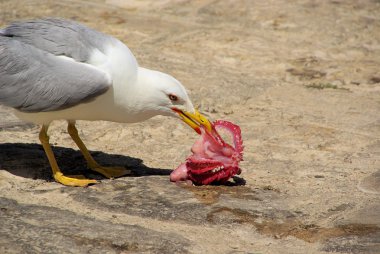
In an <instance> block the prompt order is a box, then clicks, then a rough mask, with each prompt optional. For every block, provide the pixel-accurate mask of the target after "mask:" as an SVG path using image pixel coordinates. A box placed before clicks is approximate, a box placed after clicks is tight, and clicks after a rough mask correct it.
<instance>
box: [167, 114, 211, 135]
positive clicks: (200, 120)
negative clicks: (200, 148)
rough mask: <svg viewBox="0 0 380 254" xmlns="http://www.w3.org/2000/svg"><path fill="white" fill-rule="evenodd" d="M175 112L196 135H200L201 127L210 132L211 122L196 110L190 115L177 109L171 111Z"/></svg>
mask: <svg viewBox="0 0 380 254" xmlns="http://www.w3.org/2000/svg"><path fill="white" fill-rule="evenodd" d="M172 110H173V111H174V112H176V113H177V114H178V115H179V116H180V117H181V118H182V121H184V122H185V123H186V124H187V125H189V126H190V127H191V128H193V129H194V130H195V131H196V132H197V133H198V134H201V129H200V128H201V127H202V126H203V127H204V128H205V129H206V130H207V131H209V132H211V131H212V124H211V122H210V121H209V120H208V119H207V118H206V117H205V116H204V115H202V114H201V113H199V111H198V110H195V112H194V113H190V112H188V111H182V110H179V109H177V108H173V109H172Z"/></svg>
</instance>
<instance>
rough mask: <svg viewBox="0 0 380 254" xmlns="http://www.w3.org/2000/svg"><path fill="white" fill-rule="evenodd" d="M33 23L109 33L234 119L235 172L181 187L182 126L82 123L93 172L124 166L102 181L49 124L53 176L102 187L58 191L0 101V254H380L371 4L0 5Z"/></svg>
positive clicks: (58, 125)
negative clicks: (126, 172)
mask: <svg viewBox="0 0 380 254" xmlns="http://www.w3.org/2000/svg"><path fill="white" fill-rule="evenodd" d="M44 16H60V17H66V18H71V19H75V20H78V21H81V22H83V23H85V24H87V25H89V26H91V27H93V28H96V29H99V30H101V31H103V32H106V33H109V34H112V35H114V36H116V37H118V38H119V39H120V40H122V41H123V42H125V43H126V44H127V45H128V46H129V47H130V48H131V50H132V51H133V52H134V54H135V56H136V57H137V59H138V61H139V63H140V65H141V66H145V67H148V68H153V69H158V70H160V71H164V72H167V73H170V74H172V75H173V76H175V77H176V78H177V79H178V80H180V81H181V82H182V83H183V84H184V85H185V86H186V87H187V88H188V90H189V92H190V94H191V97H192V99H193V102H194V104H195V105H196V106H197V107H198V108H199V109H200V110H201V111H203V112H204V113H205V114H207V115H208V116H209V117H210V118H211V119H214V120H216V119H225V120H229V121H233V122H235V123H237V124H239V125H240V126H241V128H242V133H243V138H244V143H245V154H244V155H245V161H244V162H243V163H242V164H241V165H242V167H243V173H242V175H241V176H240V177H241V178H238V179H236V182H235V183H234V182H231V184H229V185H226V186H203V187H186V186H182V185H178V186H177V185H174V184H171V183H170V182H169V176H168V174H170V172H171V170H172V169H173V168H175V167H176V166H177V165H178V164H180V163H181V162H182V161H183V160H184V159H185V158H186V157H187V155H188V154H189V149H190V147H191V145H192V144H193V142H194V141H195V139H196V138H197V136H196V135H195V133H193V132H192V130H191V129H190V128H188V127H186V126H185V125H184V124H182V123H180V122H179V121H178V120H176V119H168V118H164V117H157V118H153V119H151V120H149V121H146V122H144V123H138V124H131V125H126V124H116V123H108V122H79V123H78V128H79V129H80V135H81V136H82V137H83V140H84V141H85V143H86V144H87V145H88V147H89V149H91V150H92V151H94V156H95V158H96V159H97V160H98V161H99V162H100V163H102V164H107V165H125V166H127V167H129V168H130V169H131V170H132V171H133V175H131V176H126V177H122V178H119V179H116V180H107V179H103V178H101V177H100V176H99V175H95V174H93V173H91V172H90V171H89V170H87V169H86V167H85V163H84V161H83V159H82V157H81V155H80V153H79V152H78V149H77V148H76V147H75V145H74V143H73V141H72V140H71V139H70V138H69V136H68V134H67V132H66V129H65V123H64V122H55V123H54V124H53V125H52V127H51V130H50V135H51V143H52V144H53V145H54V146H55V148H54V152H55V153H56V155H57V158H58V160H59V164H60V165H61V167H62V170H63V171H64V172H65V173H66V174H73V173H84V174H86V175H87V176H90V177H94V178H98V179H102V182H101V183H100V184H97V185H94V186H91V187H88V188H69V187H64V186H61V185H60V184H57V183H55V182H54V181H53V180H52V177H51V172H50V169H49V165H48V163H47V160H46V158H45V156H44V153H43V151H42V148H41V146H40V145H39V142H38V132H39V127H38V126H35V125H33V124H28V123H23V122H20V121H19V120H17V119H16V118H15V117H14V116H13V115H12V113H11V110H9V109H7V108H5V107H1V106H0V128H1V129H0V222H1V227H0V252H1V253H330V252H334V253H335V252H336V253H380V240H379V239H380V215H379V211H380V117H379V111H380V72H379V67H380V2H379V1H375V0H372V1H369V0H368V1H364V0H363V1H353V0H330V1H327V0H326V1H312V0H297V1H285V0H284V1H253V0H252V1H249V0H246V1H243V0H238V1H237V0H236V1H235V0H234V1H232V0H230V1H227V0H225V1H221V0H220V1H218V0H216V1H215V0H213V1H210V0H209V1H199V0H198V1H187V0H178V1H174V0H166V1H154V0H144V1H122V0H108V1H100V0H99V1H77V0H75V1H74V0H69V1H40V0H35V1H14V0H9V1H0V25H6V24H7V23H9V22H11V21H13V20H18V19H29V18H36V17H44ZM0 78H1V77H0Z"/></svg>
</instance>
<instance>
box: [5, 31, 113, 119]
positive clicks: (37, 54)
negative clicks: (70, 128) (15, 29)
mask: <svg viewBox="0 0 380 254" xmlns="http://www.w3.org/2000/svg"><path fill="white" fill-rule="evenodd" d="M111 82H112V81H111V80H110V78H109V77H108V76H107V74H106V73H105V72H102V71H100V70H98V69H96V68H95V67H92V66H91V65H89V64H85V63H80V62H76V61H71V60H67V59H64V58H63V57H58V56H55V55H53V54H51V53H48V52H46V51H43V50H40V49H38V48H36V47H34V46H31V45H28V44H25V43H23V42H20V41H19V40H14V39H13V37H5V36H1V35H0V104H4V105H7V106H10V107H13V108H16V109H18V110H20V111H24V112H39V111H52V110H59V109H64V108H67V107H71V106H74V105H76V104H79V103H82V102H84V101H87V100H90V99H92V98H94V97H96V96H97V95H99V94H101V93H104V92H105V91H106V90H108V88H109V87H110V86H111Z"/></svg>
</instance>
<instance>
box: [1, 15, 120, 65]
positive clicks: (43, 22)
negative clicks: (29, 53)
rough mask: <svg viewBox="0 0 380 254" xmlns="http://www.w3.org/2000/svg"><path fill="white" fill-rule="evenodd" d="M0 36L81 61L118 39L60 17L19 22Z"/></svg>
mask: <svg viewBox="0 0 380 254" xmlns="http://www.w3.org/2000/svg"><path fill="white" fill-rule="evenodd" d="M0 34H1V35H3V36H7V37H11V38H13V39H14V40H18V41H20V42H23V43H26V44H29V45H32V46H34V47H36V48H39V49H41V50H43V51H46V52H49V53H51V54H54V55H64V56H68V57H71V58H73V59H75V60H76V61H79V62H86V61H87V60H88V59H89V57H90V54H91V52H92V50H93V49H94V48H96V49H98V50H99V51H101V52H103V53H104V46H105V45H106V44H107V43H109V42H112V41H114V40H116V39H115V38H113V37H111V36H109V35H106V34H103V33H101V32H98V31H96V30H93V29H91V28H88V27H86V26H84V25H82V24H79V23H76V22H74V21H71V20H65V19H59V18H46V19H37V20H30V21H23V22H15V23H13V24H11V25H10V26H8V27H6V28H4V29H2V30H0Z"/></svg>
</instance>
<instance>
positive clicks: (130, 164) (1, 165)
mask: <svg viewBox="0 0 380 254" xmlns="http://www.w3.org/2000/svg"><path fill="white" fill-rule="evenodd" d="M53 152H54V154H55V156H56V159H57V162H58V165H59V166H60V168H61V170H62V172H63V173H64V174H65V175H73V174H74V175H77V174H83V175H85V176H88V177H91V178H96V179H104V177H103V176H102V175H100V174H98V173H96V172H94V171H91V170H89V169H87V167H86V161H85V160H84V158H83V156H82V154H81V152H80V151H79V150H74V149H71V148H65V147H59V146H54V147H53ZM90 152H91V154H92V155H93V157H94V159H95V160H96V161H97V162H98V163H99V164H100V165H103V166H124V167H126V168H128V169H130V170H131V171H132V176H135V177H139V176H149V175H169V174H170V173H171V170H169V169H161V168H150V167H147V166H145V165H144V164H143V161H142V160H141V159H138V158H133V157H129V156H124V155H119V154H107V153H104V152H99V151H90ZM0 169H2V170H6V171H8V172H10V173H11V174H14V175H17V176H21V177H25V178H32V179H43V180H53V177H52V174H51V169H50V165H49V162H48V160H47V158H46V155H45V152H44V150H43V148H42V146H41V145H38V144H24V143H5V144H0Z"/></svg>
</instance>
